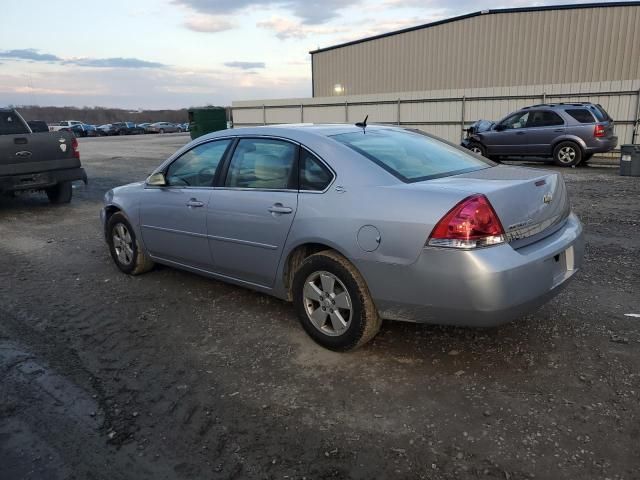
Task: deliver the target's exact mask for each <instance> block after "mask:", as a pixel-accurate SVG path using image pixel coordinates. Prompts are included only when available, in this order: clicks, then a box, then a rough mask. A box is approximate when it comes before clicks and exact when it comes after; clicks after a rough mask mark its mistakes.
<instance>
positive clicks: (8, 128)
mask: <svg viewBox="0 0 640 480" xmlns="http://www.w3.org/2000/svg"><path fill="white" fill-rule="evenodd" d="M23 133H29V130H27V127H26V126H25V125H24V123H22V122H21V121H20V119H19V118H18V116H17V115H16V114H15V113H13V112H2V111H0V135H20V134H23Z"/></svg>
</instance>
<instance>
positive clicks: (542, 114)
mask: <svg viewBox="0 0 640 480" xmlns="http://www.w3.org/2000/svg"><path fill="white" fill-rule="evenodd" d="M559 125H564V120H563V119H562V117H561V116H560V115H558V114H557V113H556V112H552V111H551V110H534V111H532V112H530V113H529V121H528V124H527V127H556V126H559Z"/></svg>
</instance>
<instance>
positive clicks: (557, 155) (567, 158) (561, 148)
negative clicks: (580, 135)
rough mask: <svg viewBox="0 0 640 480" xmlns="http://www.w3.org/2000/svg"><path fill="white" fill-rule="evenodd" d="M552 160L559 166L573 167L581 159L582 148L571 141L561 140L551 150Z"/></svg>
mask: <svg viewBox="0 0 640 480" xmlns="http://www.w3.org/2000/svg"><path fill="white" fill-rule="evenodd" d="M553 161H554V162H555V163H556V165H559V166H561V167H573V166H575V165H578V164H579V163H580V162H581V161H582V150H581V149H580V147H579V146H578V145H577V144H575V143H573V142H561V143H559V144H558V145H557V146H556V148H554V150H553Z"/></svg>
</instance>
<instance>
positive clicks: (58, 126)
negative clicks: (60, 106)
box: [49, 120, 83, 132]
mask: <svg viewBox="0 0 640 480" xmlns="http://www.w3.org/2000/svg"><path fill="white" fill-rule="evenodd" d="M82 123H83V122H81V121H80V120H63V121H61V122H58V123H51V124H49V131H50V132H57V131H58V130H62V129H63V128H70V127H73V126H74V125H81V124H82Z"/></svg>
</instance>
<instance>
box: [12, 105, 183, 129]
mask: <svg viewBox="0 0 640 480" xmlns="http://www.w3.org/2000/svg"><path fill="white" fill-rule="evenodd" d="M13 108H15V109H16V110H18V112H20V115H22V117H23V118H24V119H25V120H27V121H29V120H44V121H45V122H47V123H56V122H59V121H61V120H79V121H81V122H84V123H88V124H90V125H103V124H105V123H113V122H135V123H144V122H171V123H185V122H188V121H189V119H188V110H187V109H186V108H183V109H180V110H142V111H131V110H124V109H119V108H107V107H82V108H78V107H41V106H37V105H22V106H18V105H14V106H13Z"/></svg>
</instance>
